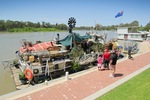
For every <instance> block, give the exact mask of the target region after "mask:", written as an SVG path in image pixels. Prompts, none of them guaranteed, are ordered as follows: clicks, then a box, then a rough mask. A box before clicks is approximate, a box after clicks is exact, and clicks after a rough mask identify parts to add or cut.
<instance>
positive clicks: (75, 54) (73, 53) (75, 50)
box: [69, 46, 84, 72]
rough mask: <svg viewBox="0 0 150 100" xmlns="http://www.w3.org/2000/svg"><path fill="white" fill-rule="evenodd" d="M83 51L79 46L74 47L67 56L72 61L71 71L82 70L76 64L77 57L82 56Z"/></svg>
mask: <svg viewBox="0 0 150 100" xmlns="http://www.w3.org/2000/svg"><path fill="white" fill-rule="evenodd" d="M83 53H84V51H83V49H82V48H81V47H80V46H78V47H77V46H75V47H74V48H73V49H72V50H71V52H70V54H69V56H70V58H71V59H72V60H73V70H74V71H75V72H77V71H80V70H82V69H83V68H82V67H81V66H80V65H79V64H78V60H79V57H80V56H81V55H83Z"/></svg>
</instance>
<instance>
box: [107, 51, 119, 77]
mask: <svg viewBox="0 0 150 100" xmlns="http://www.w3.org/2000/svg"><path fill="white" fill-rule="evenodd" d="M117 60H118V51H117V50H114V51H113V52H112V53H111V56H110V66H109V67H110V69H111V73H110V75H109V77H114V75H115V71H116V64H117Z"/></svg>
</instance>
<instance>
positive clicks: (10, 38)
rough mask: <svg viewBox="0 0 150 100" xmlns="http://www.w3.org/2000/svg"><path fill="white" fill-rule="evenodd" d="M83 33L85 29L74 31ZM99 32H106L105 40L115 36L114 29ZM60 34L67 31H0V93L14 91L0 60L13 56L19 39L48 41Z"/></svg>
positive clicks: (7, 72) (61, 37)
mask: <svg viewBox="0 0 150 100" xmlns="http://www.w3.org/2000/svg"><path fill="white" fill-rule="evenodd" d="M74 32H76V33H79V34H80V35H85V34H86V31H74ZM97 32H98V33H99V34H103V33H106V34H107V41H108V40H110V39H111V38H114V37H116V36H117V34H116V32H114V31H97ZM57 33H59V34H60V39H63V38H64V37H66V36H67V35H68V34H69V33H68V32H30V33H29V32H26V33H0V95H3V94H7V93H9V92H13V91H16V88H15V84H14V80H13V77H12V76H11V72H10V70H9V68H7V69H5V70H4V67H3V65H2V61H3V60H6V59H10V58H14V57H15V52H16V51H17V50H18V49H19V47H20V46H21V44H20V41H21V40H22V39H26V40H28V41H31V42H32V43H35V42H36V41H39V40H40V41H50V40H53V39H54V38H56V37H57Z"/></svg>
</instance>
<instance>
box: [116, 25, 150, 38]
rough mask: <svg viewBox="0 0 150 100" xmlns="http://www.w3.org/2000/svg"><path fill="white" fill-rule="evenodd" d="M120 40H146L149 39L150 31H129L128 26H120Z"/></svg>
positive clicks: (118, 29)
mask: <svg viewBox="0 0 150 100" xmlns="http://www.w3.org/2000/svg"><path fill="white" fill-rule="evenodd" d="M117 33H118V37H117V39H118V40H133V41H144V40H147V39H148V34H150V32H146V31H137V32H129V28H128V27H118V28H117Z"/></svg>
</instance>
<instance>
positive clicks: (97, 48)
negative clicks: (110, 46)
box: [91, 43, 104, 52]
mask: <svg viewBox="0 0 150 100" xmlns="http://www.w3.org/2000/svg"><path fill="white" fill-rule="evenodd" d="M91 49H92V50H93V51H95V52H97V51H98V52H102V51H103V49H104V46H103V44H101V43H95V44H93V45H92V46H91Z"/></svg>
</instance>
